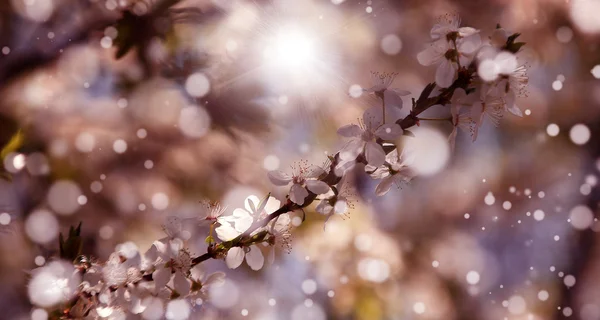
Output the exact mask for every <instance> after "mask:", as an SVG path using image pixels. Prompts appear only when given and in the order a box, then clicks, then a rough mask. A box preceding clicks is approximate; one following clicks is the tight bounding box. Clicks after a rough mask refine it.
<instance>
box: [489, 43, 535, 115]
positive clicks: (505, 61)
mask: <svg viewBox="0 0 600 320" xmlns="http://www.w3.org/2000/svg"><path fill="white" fill-rule="evenodd" d="M480 59H481V62H480V63H479V67H478V70H477V73H478V75H479V78H481V79H482V80H484V81H485V82H486V83H488V84H489V86H490V87H491V88H492V89H493V91H492V90H491V91H490V94H492V95H494V96H496V97H499V98H502V99H503V102H504V106H505V110H506V111H508V112H510V113H512V114H514V115H516V116H518V117H523V113H522V112H521V109H519V107H518V106H517V105H516V99H517V96H526V95H527V91H526V87H527V83H528V82H529V77H528V76H527V67H526V66H525V65H519V63H518V60H517V57H516V56H515V55H514V54H513V53H511V52H508V51H502V52H499V53H497V54H496V55H495V56H493V57H487V58H483V57H482V58H480Z"/></svg>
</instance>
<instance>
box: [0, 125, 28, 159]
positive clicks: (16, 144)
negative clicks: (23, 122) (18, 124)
mask: <svg viewBox="0 0 600 320" xmlns="http://www.w3.org/2000/svg"><path fill="white" fill-rule="evenodd" d="M24 141H25V135H24V134H23V131H21V129H19V130H18V131H17V132H16V133H15V134H14V135H13V136H12V137H11V138H10V140H9V141H8V143H6V145H4V147H2V151H0V159H4V158H5V157H6V156H7V155H8V154H9V153H11V152H15V151H17V150H18V149H19V148H20V147H21V146H22V145H23V142H24Z"/></svg>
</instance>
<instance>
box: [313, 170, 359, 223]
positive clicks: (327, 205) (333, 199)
mask: <svg viewBox="0 0 600 320" xmlns="http://www.w3.org/2000/svg"><path fill="white" fill-rule="evenodd" d="M336 190H337V193H334V192H331V195H328V196H327V197H326V198H324V199H322V200H321V201H320V202H319V204H317V206H316V208H315V210H316V211H317V212H318V213H320V214H322V215H325V217H326V219H325V225H324V226H323V227H325V226H326V224H327V221H329V218H331V217H332V216H333V215H336V214H337V215H345V214H347V213H348V209H349V208H354V205H353V204H352V201H351V200H350V197H351V196H352V194H351V192H350V187H349V184H347V183H346V176H343V177H342V179H341V180H340V182H338V184H337V185H336Z"/></svg>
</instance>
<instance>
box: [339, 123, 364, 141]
mask: <svg viewBox="0 0 600 320" xmlns="http://www.w3.org/2000/svg"><path fill="white" fill-rule="evenodd" d="M362 132H363V130H362V129H361V128H360V127H359V126H357V125H355V124H348V125H345V126H343V127H341V128H339V129H338V131H337V134H339V135H340V136H342V137H346V138H351V137H358V136H360V135H361V134H362Z"/></svg>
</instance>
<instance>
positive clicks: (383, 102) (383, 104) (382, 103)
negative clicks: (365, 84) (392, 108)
mask: <svg viewBox="0 0 600 320" xmlns="http://www.w3.org/2000/svg"><path fill="white" fill-rule="evenodd" d="M381 105H382V106H383V107H382V109H383V124H385V99H384V98H383V94H382V95H381Z"/></svg>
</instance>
